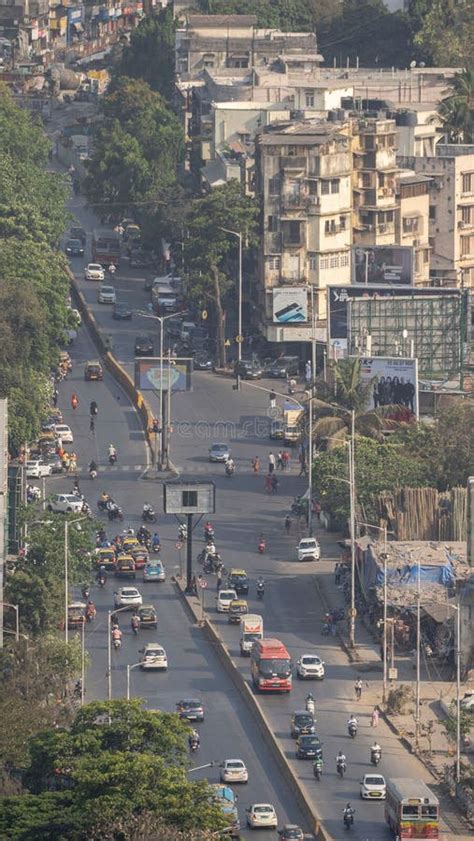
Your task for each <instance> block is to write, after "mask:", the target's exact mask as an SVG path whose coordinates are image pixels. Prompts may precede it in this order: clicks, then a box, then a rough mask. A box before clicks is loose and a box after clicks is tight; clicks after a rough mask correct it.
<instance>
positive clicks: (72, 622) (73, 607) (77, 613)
mask: <svg viewBox="0 0 474 841" xmlns="http://www.w3.org/2000/svg"><path fill="white" fill-rule="evenodd" d="M86 607H87V605H86V604H84V602H72V604H70V605H68V609H67V626H68V628H72V629H74V628H82V626H83V625H84V623H85V621H86Z"/></svg>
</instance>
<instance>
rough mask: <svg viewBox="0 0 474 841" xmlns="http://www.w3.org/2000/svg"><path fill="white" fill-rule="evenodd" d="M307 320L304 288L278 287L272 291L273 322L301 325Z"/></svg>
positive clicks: (306, 292)
mask: <svg viewBox="0 0 474 841" xmlns="http://www.w3.org/2000/svg"><path fill="white" fill-rule="evenodd" d="M307 320H308V290H307V288H306V286H279V287H278V288H276V289H274V290H273V322H274V323H276V324H301V323H302V322H304V321H307Z"/></svg>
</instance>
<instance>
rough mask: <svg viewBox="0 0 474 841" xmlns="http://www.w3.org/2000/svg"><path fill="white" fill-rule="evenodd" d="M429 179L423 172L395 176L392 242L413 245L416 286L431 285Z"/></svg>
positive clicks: (406, 172) (402, 173)
mask: <svg viewBox="0 0 474 841" xmlns="http://www.w3.org/2000/svg"><path fill="white" fill-rule="evenodd" d="M430 183H431V179H430V178H427V177H426V175H418V174H416V173H415V172H408V171H402V172H401V173H400V178H399V179H397V202H398V208H397V211H396V214H395V242H396V243H397V245H405V246H410V247H411V248H413V271H414V284H415V286H429V285H430V242H429V210H430V198H429V192H430Z"/></svg>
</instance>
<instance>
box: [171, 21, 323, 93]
mask: <svg viewBox="0 0 474 841" xmlns="http://www.w3.org/2000/svg"><path fill="white" fill-rule="evenodd" d="M287 55H288V56H289V57H292V58H293V64H295V63H296V64H298V65H300V66H301V67H302V68H307V69H313V68H315V67H317V66H318V65H319V64H320V62H321V61H322V56H319V55H318V54H317V49H316V35H315V34H314V33H313V32H281V31H280V30H279V29H258V28H257V17H256V16H255V15H192V14H191V15H187V16H186V22H185V24H184V26H183V27H182V28H180V29H178V31H177V33H176V71H177V73H178V75H179V76H180V77H181V78H183V79H186V78H189V77H191V78H197V77H198V76H199V74H200V72H201V71H202V70H204V68H206V67H208V68H219V67H221V68H234V69H237V68H251V67H257V66H269V67H270V66H271V65H272V63H273V62H275V61H276V60H278V59H279V57H280V56H287Z"/></svg>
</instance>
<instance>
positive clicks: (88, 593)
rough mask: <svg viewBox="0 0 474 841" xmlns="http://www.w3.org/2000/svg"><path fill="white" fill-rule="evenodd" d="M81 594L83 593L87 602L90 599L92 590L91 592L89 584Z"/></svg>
mask: <svg viewBox="0 0 474 841" xmlns="http://www.w3.org/2000/svg"><path fill="white" fill-rule="evenodd" d="M81 593H82V598H83V599H85V600H87V599H88V598H89V596H90V590H89V587H88V586H87V584H85V585H84V587H83V588H82V590H81Z"/></svg>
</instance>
